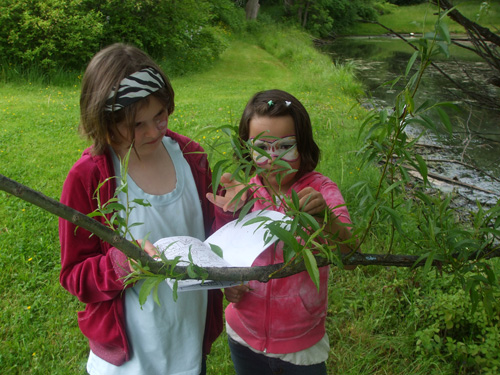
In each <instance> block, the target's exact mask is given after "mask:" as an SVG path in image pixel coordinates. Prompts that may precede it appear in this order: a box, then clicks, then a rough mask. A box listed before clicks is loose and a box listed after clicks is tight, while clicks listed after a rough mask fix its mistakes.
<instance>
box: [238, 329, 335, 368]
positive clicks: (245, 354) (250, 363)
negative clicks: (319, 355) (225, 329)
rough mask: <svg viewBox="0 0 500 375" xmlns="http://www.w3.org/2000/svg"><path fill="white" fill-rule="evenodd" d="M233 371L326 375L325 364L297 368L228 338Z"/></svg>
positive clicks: (297, 366)
mask: <svg viewBox="0 0 500 375" xmlns="http://www.w3.org/2000/svg"><path fill="white" fill-rule="evenodd" d="M228 341H229V349H230V350H231V359H232V360H233V364H234V369H235V370H236V374H238V375H278V374H282V375H326V364H325V362H323V363H318V364H317V365H310V366H299V365H294V364H293V363H290V362H285V361H282V360H281V359H278V358H270V357H266V356H265V355H263V354H259V353H255V352H254V351H252V350H250V349H249V348H247V347H246V346H243V345H240V344H238V343H237V342H236V341H234V340H233V339H231V338H230V337H228Z"/></svg>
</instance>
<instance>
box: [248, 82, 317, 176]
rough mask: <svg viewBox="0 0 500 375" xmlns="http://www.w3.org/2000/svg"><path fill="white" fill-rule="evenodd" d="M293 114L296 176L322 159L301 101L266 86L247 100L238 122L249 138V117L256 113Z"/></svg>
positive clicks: (310, 168) (268, 114) (275, 115)
mask: <svg viewBox="0 0 500 375" xmlns="http://www.w3.org/2000/svg"><path fill="white" fill-rule="evenodd" d="M261 116H262V117H282V116H291V117H292V119H293V123H294V127H295V137H296V139H297V151H298V152H299V154H300V167H299V170H298V172H297V177H301V176H302V175H304V174H305V173H307V172H311V171H313V170H314V169H315V168H316V166H317V165H318V162H319V156H320V150H319V147H318V145H317V144H316V142H314V139H313V133H312V125H311V119H310V118H309V114H308V113H307V110H306V109H305V108H304V106H303V105H302V103H301V102H300V101H299V100H298V99H297V98H296V97H294V96H293V95H291V94H289V93H287V92H285V91H282V90H267V91H261V92H258V93H256V94H255V95H254V96H253V97H252V98H251V99H250V101H249V102H248V103H247V105H246V107H245V109H244V111H243V115H242V116H241V120H240V126H239V136H240V138H241V139H242V140H243V141H245V142H246V141H248V137H249V133H250V121H251V120H252V119H253V118H254V117H261Z"/></svg>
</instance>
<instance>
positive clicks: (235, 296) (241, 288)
mask: <svg viewBox="0 0 500 375" xmlns="http://www.w3.org/2000/svg"><path fill="white" fill-rule="evenodd" d="M249 290H250V288H249V287H248V286H247V285H237V286H232V287H231V288H225V289H224V295H225V296H226V299H227V300H228V301H229V302H233V303H237V302H240V301H241V299H242V298H243V296H244V295H245V293H246V292H248V291H249Z"/></svg>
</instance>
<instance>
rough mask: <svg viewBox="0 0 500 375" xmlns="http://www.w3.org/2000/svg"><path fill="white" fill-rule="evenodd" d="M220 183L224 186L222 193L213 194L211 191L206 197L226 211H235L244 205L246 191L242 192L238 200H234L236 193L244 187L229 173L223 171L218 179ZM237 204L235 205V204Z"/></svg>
mask: <svg viewBox="0 0 500 375" xmlns="http://www.w3.org/2000/svg"><path fill="white" fill-rule="evenodd" d="M220 183H221V185H222V186H223V187H224V192H225V194H224V195H215V196H214V195H213V194H212V193H207V195H206V197H207V199H208V200H209V201H210V202H211V203H212V204H214V205H216V206H217V207H220V208H222V209H223V210H224V212H226V211H230V212H236V211H238V210H239V209H240V208H241V207H243V206H244V204H245V202H246V200H247V196H248V194H247V192H246V191H245V192H243V194H241V197H240V199H239V201H238V202H236V201H235V197H236V196H237V195H238V193H239V192H240V191H241V190H243V189H244V188H245V186H244V185H243V184H241V183H240V182H237V181H235V180H233V179H232V178H231V173H224V174H223V175H222V177H221V179H220ZM236 204H237V205H236Z"/></svg>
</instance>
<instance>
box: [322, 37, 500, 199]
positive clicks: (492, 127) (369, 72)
mask: <svg viewBox="0 0 500 375" xmlns="http://www.w3.org/2000/svg"><path fill="white" fill-rule="evenodd" d="M322 48H323V50H324V51H325V52H327V53H329V54H331V55H332V58H333V60H334V61H337V62H341V63H343V62H350V63H353V64H354V66H355V67H356V73H357V76H358V78H359V79H360V80H361V81H362V82H363V84H364V86H365V88H366V93H367V97H366V98H365V99H364V100H363V103H364V105H365V106H367V107H376V108H380V107H392V106H393V102H394V98H395V95H397V93H398V92H399V91H400V89H401V88H402V87H403V85H404V82H401V83H400V84H398V85H396V86H395V87H394V88H392V89H391V87H390V86H387V85H383V84H384V83H386V82H388V81H390V80H393V79H394V78H396V77H397V76H399V75H402V74H404V72H405V70H406V66H407V63H408V61H409V59H410V57H411V55H412V54H413V52H414V49H412V47H410V46H408V45H407V44H406V43H404V42H403V41H401V40H400V39H394V38H339V39H337V40H335V41H334V42H333V43H332V44H331V45H327V46H323V47H322ZM450 51H451V55H452V58H451V59H449V60H447V59H444V58H441V59H439V61H438V62H437V63H438V64H439V67H440V68H441V69H442V70H444V71H445V72H446V73H447V74H448V75H450V76H451V77H453V78H455V79H459V82H460V83H461V84H462V85H465V86H467V87H469V88H474V89H475V90H477V83H476V82H480V90H481V91H482V92H484V93H489V95H490V96H492V97H496V98H498V97H500V89H499V88H498V87H495V86H493V85H489V84H487V80H488V79H489V74H490V71H489V68H488V66H487V64H486V63H484V62H482V61H480V60H479V58H478V57H477V56H476V55H475V54H473V53H471V52H468V51H465V50H463V49H461V48H459V47H455V46H452V47H451V50H450ZM457 61H458V63H457ZM464 71H466V72H467V73H466V74H465V73H464ZM474 81H476V82H474ZM426 99H433V100H435V101H436V102H437V101H452V102H455V103H457V104H458V105H459V106H460V107H461V109H462V110H461V111H460V112H459V113H454V112H450V111H447V112H448V113H449V115H450V118H451V121H452V124H453V127H454V130H453V135H452V136H447V135H446V134H445V132H444V129H442V130H443V132H442V134H441V135H440V136H438V137H435V136H432V137H427V138H425V139H423V140H422V142H428V143H429V144H434V145H436V146H439V148H436V149H435V150H434V153H432V154H429V155H427V157H428V158H431V159H440V160H443V159H446V160H458V161H461V162H462V163H463V164H458V163H450V162H446V163H444V162H443V163H441V164H435V165H434V168H435V170H436V171H437V172H438V173H442V174H443V175H445V176H447V177H449V178H454V179H458V180H460V181H462V182H464V183H469V184H471V185H474V186H478V187H481V188H483V189H485V190H489V191H493V192H496V193H497V194H500V182H499V178H500V113H498V112H495V111H491V110H485V109H484V108H481V107H479V106H478V103H477V102H475V101H474V100H472V99H470V98H467V97H465V96H464V94H463V93H462V91H460V90H459V89H457V88H456V87H455V86H454V85H453V84H452V83H451V82H450V81H449V80H448V79H447V78H445V77H444V76H443V75H441V74H440V73H439V72H438V71H437V70H436V69H434V68H432V67H430V68H429V69H428V70H427V71H426V73H425V75H424V77H423V80H422V83H421V85H420V89H419V92H418V94H417V97H416V98H415V101H416V103H417V105H418V103H421V102H423V101H424V100H426ZM413 131H414V132H415V131H416V130H413ZM464 164H469V165H472V166H475V167H477V168H468V167H466V166H465V165H464ZM480 170H483V171H484V172H485V173H481V171H480ZM488 175H490V176H492V177H490V176H488ZM450 189H457V187H450ZM459 189H462V191H461V193H462V194H467V195H468V196H469V197H472V199H476V198H477V199H480V200H481V201H483V202H485V203H486V202H488V203H495V202H496V201H497V200H498V195H492V194H486V193H481V192H479V191H472V190H473V189H472V190H471V189H465V190H467V191H464V188H459Z"/></svg>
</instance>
